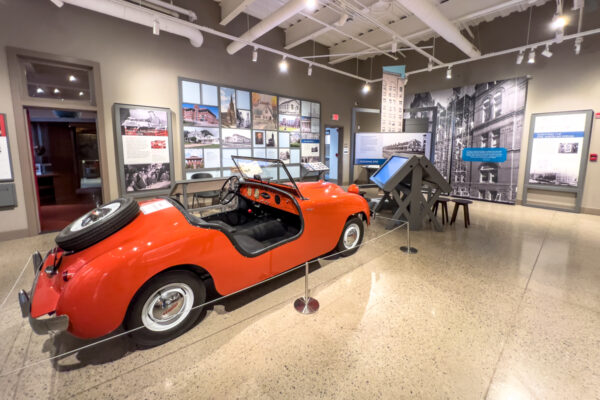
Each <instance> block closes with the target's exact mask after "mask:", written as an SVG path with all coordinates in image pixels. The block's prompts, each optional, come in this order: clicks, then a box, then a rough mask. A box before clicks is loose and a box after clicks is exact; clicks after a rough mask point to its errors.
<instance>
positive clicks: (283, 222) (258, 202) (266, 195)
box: [194, 184, 302, 254]
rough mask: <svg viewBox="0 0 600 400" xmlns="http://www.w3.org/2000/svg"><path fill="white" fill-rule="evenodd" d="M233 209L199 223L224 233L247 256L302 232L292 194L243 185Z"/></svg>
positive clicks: (201, 219) (198, 220) (234, 201)
mask: <svg viewBox="0 0 600 400" xmlns="http://www.w3.org/2000/svg"><path fill="white" fill-rule="evenodd" d="M232 203H234V204H235V203H237V204H235V206H234V207H233V209H231V210H229V211H226V212H221V213H218V214H213V215H210V216H207V217H204V218H198V217H194V219H195V220H196V221H195V222H196V224H197V225H199V226H203V227H206V228H215V229H219V230H221V231H222V232H224V233H225V234H226V235H227V236H228V237H229V238H230V240H231V241H232V243H233V244H234V245H235V246H236V247H237V248H238V249H240V250H242V251H243V252H245V253H251V254H256V253H260V252H261V250H264V249H266V248H268V247H271V246H273V245H275V244H277V243H281V242H285V241H288V240H289V239H291V238H293V237H294V236H296V235H297V234H298V233H299V232H300V231H301V229H302V219H301V217H300V214H299V210H298V207H297V206H296V204H295V202H294V200H293V199H292V197H291V195H289V194H287V193H285V192H283V191H275V190H273V189H272V188H269V187H268V186H265V185H260V184H244V185H243V186H242V187H240V188H239V189H238V190H237V193H236V195H235V198H234V200H233V201H232Z"/></svg>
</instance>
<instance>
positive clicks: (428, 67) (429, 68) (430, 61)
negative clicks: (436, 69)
mask: <svg viewBox="0 0 600 400" xmlns="http://www.w3.org/2000/svg"><path fill="white" fill-rule="evenodd" d="M427 71H428V72H431V71H433V61H432V60H431V58H430V59H429V62H428V63H427Z"/></svg>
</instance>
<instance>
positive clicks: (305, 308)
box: [294, 297, 319, 314]
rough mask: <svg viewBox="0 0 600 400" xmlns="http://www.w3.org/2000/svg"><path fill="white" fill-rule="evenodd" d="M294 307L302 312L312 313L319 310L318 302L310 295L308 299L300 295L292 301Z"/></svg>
mask: <svg viewBox="0 0 600 400" xmlns="http://www.w3.org/2000/svg"><path fill="white" fill-rule="evenodd" d="M294 308H295V309H296V311H298V312H299V313H302V314H314V313H316V312H317V311H318V310H319V302H318V301H317V299H313V298H312V297H309V298H308V299H305V298H304V297H300V298H298V299H296V301H294Z"/></svg>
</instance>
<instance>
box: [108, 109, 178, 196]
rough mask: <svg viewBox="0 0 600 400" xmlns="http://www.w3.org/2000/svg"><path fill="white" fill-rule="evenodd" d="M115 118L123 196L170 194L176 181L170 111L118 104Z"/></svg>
mask: <svg viewBox="0 0 600 400" xmlns="http://www.w3.org/2000/svg"><path fill="white" fill-rule="evenodd" d="M113 115H114V124H115V125H114V129H115V137H116V142H117V163H118V167H119V180H120V182H119V190H120V194H121V195H127V196H133V197H150V196H156V195H166V194H168V193H169V191H170V189H171V186H172V182H173V169H172V165H173V134H172V129H171V110H170V109H168V108H159V107H147V106H138V105H129V104H115V105H114V107H113Z"/></svg>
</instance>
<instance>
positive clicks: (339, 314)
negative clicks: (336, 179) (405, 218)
mask: <svg viewBox="0 0 600 400" xmlns="http://www.w3.org/2000/svg"><path fill="white" fill-rule="evenodd" d="M458 222H459V223H458V224H457V225H456V226H452V227H449V228H447V229H446V231H445V232H442V233H439V232H434V231H431V230H423V231H420V232H412V234H411V240H412V244H413V246H415V247H416V248H418V250H419V252H418V254H413V255H407V254H404V253H402V252H400V251H399V250H398V248H399V246H401V245H403V244H405V241H406V232H405V231H403V230H402V229H399V230H396V231H393V232H389V231H386V230H385V229H384V228H383V224H382V223H381V222H377V221H376V222H375V223H374V224H373V225H372V226H371V227H370V228H369V230H368V238H369V239H373V238H376V237H377V236H379V235H381V234H383V233H386V232H389V233H388V234H387V235H385V236H383V237H381V238H379V239H376V240H373V241H372V242H370V243H369V244H368V245H366V246H364V247H363V248H361V249H360V251H359V252H358V253H357V254H356V255H354V256H352V257H348V258H341V259H335V260H328V261H322V262H320V263H319V265H314V266H313V269H312V272H311V275H310V285H311V287H313V291H312V294H313V296H314V297H316V298H317V299H318V300H319V302H320V305H321V308H320V310H319V311H318V312H317V313H316V314H313V315H301V314H298V313H297V312H296V311H295V310H294V308H293V306H292V304H293V301H294V299H295V298H297V297H299V296H300V295H301V294H302V292H303V287H304V281H303V279H302V274H301V272H300V271H298V272H294V273H292V274H290V275H288V276H286V277H282V278H279V279H277V280H274V281H271V282H269V283H267V284H265V285H264V286H261V287H258V288H254V289H251V290H250V291H247V292H245V293H243V294H239V295H236V296H234V297H231V298H228V299H226V300H223V301H222V302H221V303H219V304H217V305H215V306H212V307H210V309H209V310H207V313H206V317H205V318H204V320H203V321H202V322H201V323H200V324H198V325H197V326H196V327H194V328H193V329H192V330H190V331H189V332H187V333H186V334H185V335H183V336H181V337H180V338H178V339H176V340H174V341H172V342H170V343H167V344H165V345H163V346H160V347H157V348H153V349H148V350H137V349H135V348H134V347H133V346H132V345H130V344H129V342H128V341H127V339H126V337H125V336H121V337H119V338H116V339H113V340H110V341H106V342H103V343H100V344H97V345H94V346H91V347H88V348H85V349H82V350H79V351H76V352H74V353H73V354H69V355H67V356H63V357H58V358H56V359H54V360H48V358H49V357H52V356H55V355H59V354H62V353H64V352H66V351H70V350H73V349H77V348H79V347H81V346H82V345H86V344H89V343H90V342H85V341H81V340H77V339H75V338H72V337H70V336H68V335H65V334H61V335H57V336H55V337H53V338H49V337H44V336H37V335H35V334H33V333H32V332H31V329H30V328H29V326H28V324H27V322H26V321H25V320H23V319H22V318H21V317H20V312H19V309H18V305H17V301H16V293H15V292H14V291H13V292H12V293H11V294H10V296H9V297H8V301H7V302H6V304H5V305H3V306H2V307H1V308H0V318H1V320H2V324H1V327H0V337H1V338H2V340H1V341H0V399H34V398H35V399H47V398H48V399H67V398H77V399H161V398H175V399H205V398H206V399H229V398H260V399H312V398H336V399H371V398H386V399H400V398H423V399H447V398H453V399H481V398H487V399H598V398H600V265H599V262H598V260H599V259H600V217H596V216H590V215H577V214H569V213H561V212H554V211H547V210H540V209H535V208H526V207H520V206H505V205H495V204H489V203H475V204H473V205H472V206H471V223H472V225H471V227H470V228H469V229H465V228H464V226H463V225H462V219H461V218H460V217H459V221H458ZM52 239H53V236H52V235H44V236H39V237H35V238H29V239H24V240H18V241H12V242H1V243H0V254H2V257H1V259H0V301H3V300H4V299H5V297H6V294H7V293H8V292H9V290H10V288H11V286H12V284H13V283H14V281H15V279H16V278H17V277H18V275H19V273H20V271H21V268H22V266H23V264H24V263H25V262H26V260H27V258H28V256H29V254H30V253H31V251H32V250H33V249H36V248H38V249H47V248H49V247H50V246H51V245H52ZM31 280H32V276H31V270H30V268H27V270H26V271H25V275H24V276H23V277H22V278H21V280H20V281H19V283H18V285H17V287H18V288H21V287H29V286H30V284H31ZM23 367H25V368H24V369H21V368H23Z"/></svg>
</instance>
